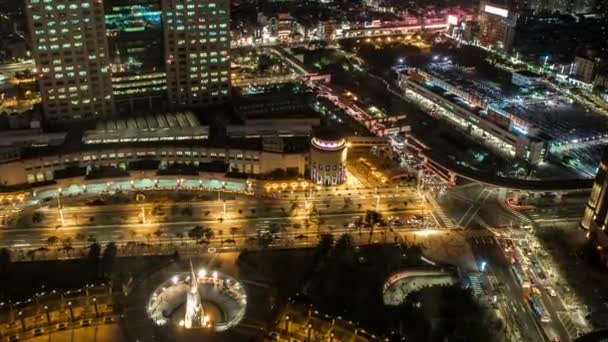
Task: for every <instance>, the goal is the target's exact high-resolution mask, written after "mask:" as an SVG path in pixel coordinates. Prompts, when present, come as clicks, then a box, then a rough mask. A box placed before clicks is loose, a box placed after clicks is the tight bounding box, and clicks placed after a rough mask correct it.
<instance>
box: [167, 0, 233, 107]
mask: <svg viewBox="0 0 608 342" xmlns="http://www.w3.org/2000/svg"><path fill="white" fill-rule="evenodd" d="M163 18H164V22H165V25H164V32H165V36H164V39H165V59H166V63H167V94H168V99H169V102H170V103H171V104H172V105H174V106H198V105H209V104H215V103H221V102H225V101H226V100H227V99H228V98H229V96H230V57H229V52H230V28H229V22H230V4H229V2H228V1H227V0H221V1H194V0H164V1H163Z"/></svg>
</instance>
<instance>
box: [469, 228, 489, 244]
mask: <svg viewBox="0 0 608 342" xmlns="http://www.w3.org/2000/svg"><path fill="white" fill-rule="evenodd" d="M462 234H463V235H464V237H465V239H466V240H467V241H468V242H469V243H472V244H476V245H494V244H496V239H495V238H494V234H492V232H491V231H489V230H486V229H465V230H463V231H462Z"/></svg>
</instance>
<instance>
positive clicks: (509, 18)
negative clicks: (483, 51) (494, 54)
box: [478, 1, 519, 52]
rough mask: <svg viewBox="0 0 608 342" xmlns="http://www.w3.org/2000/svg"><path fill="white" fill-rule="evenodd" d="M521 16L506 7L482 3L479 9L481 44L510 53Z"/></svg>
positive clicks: (479, 37) (479, 36)
mask: <svg viewBox="0 0 608 342" xmlns="http://www.w3.org/2000/svg"><path fill="white" fill-rule="evenodd" d="M518 17H519V15H518V14H517V13H516V12H515V11H511V10H509V9H508V8H507V7H506V6H499V5H494V4H491V3H488V2H485V1H482V2H481V4H480V8H479V14H478V23H479V33H478V39H479V44H480V45H482V46H484V47H488V48H492V49H496V50H500V51H505V52H510V51H511V48H512V46H513V40H514V38H515V27H516V26H517V19H518Z"/></svg>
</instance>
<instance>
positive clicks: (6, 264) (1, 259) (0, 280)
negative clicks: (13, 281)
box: [0, 248, 11, 293]
mask: <svg viewBox="0 0 608 342" xmlns="http://www.w3.org/2000/svg"><path fill="white" fill-rule="evenodd" d="M10 269H11V251H10V250H9V249H8V248H1V249H0V291H2V292H3V293H6V291H7V289H8V286H9V284H8V283H9V276H10Z"/></svg>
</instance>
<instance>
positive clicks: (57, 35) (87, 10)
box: [26, 0, 114, 121]
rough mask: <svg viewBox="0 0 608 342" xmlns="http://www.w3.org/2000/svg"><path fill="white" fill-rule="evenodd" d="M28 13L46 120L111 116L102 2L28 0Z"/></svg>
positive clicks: (110, 86)
mask: <svg viewBox="0 0 608 342" xmlns="http://www.w3.org/2000/svg"><path fill="white" fill-rule="evenodd" d="M26 11H27V17H28V25H29V30H30V36H31V43H32V54H33V56H34V59H35V61H36V65H37V69H38V72H39V76H40V92H41V95H42V103H43V107H44V112H45V114H46V119H47V120H49V121H67V120H87V119H94V118H96V117H100V116H107V115H111V114H113V113H114V104H113V100H112V81H111V72H110V59H109V54H108V44H107V39H106V34H105V24H104V17H103V13H104V9H103V3H102V2H101V1H97V0H61V1H58V0H51V1H49V0H45V1H42V0H27V2H26Z"/></svg>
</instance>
